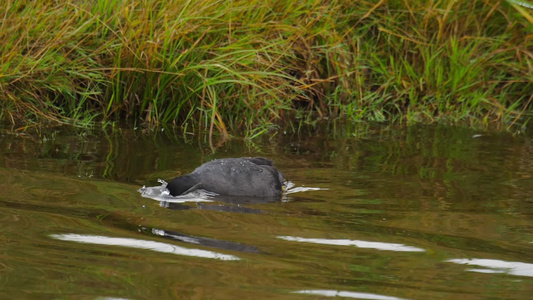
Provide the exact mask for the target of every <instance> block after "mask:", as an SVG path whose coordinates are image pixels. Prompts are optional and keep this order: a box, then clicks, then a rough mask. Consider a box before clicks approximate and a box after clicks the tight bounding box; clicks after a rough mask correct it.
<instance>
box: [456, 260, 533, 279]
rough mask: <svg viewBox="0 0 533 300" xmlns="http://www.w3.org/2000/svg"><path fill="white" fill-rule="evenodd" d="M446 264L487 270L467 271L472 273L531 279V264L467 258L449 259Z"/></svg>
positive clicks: (532, 271) (532, 274)
mask: <svg viewBox="0 0 533 300" xmlns="http://www.w3.org/2000/svg"><path fill="white" fill-rule="evenodd" d="M447 262H453V263H456V264H461V265H475V266H481V267H485V268H489V269H469V271H472V272H479V273H507V274H511V275H518V276H529V277H533V264H528V263H523V262H516V261H504V260H497V259H479V258H473V259H467V258H455V259H449V260H447Z"/></svg>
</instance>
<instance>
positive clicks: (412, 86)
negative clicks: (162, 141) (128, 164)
mask: <svg viewBox="0 0 533 300" xmlns="http://www.w3.org/2000/svg"><path fill="white" fill-rule="evenodd" d="M532 7H533V6H531V5H530V4H529V3H528V2H526V1H517V0H512V1H511V0H509V1H489V0H471V1H466V0H458V1H453V0H442V1H409V0H389V1H385V0H381V1H372V2H371V1H359V0H356V1H348V0H337V1H335V0H332V1H296V0H289V1H257V0H249V1H242V0H232V1H216V0H206V1H171V0H166V1H155V0H146V1H118V0H107V1H88V0H87V1H81V0H79V1H75V0H71V1H65V2H61V1H59V2H56V1H29V0H7V1H3V2H2V3H1V4H0V12H3V15H1V16H0V17H1V21H0V44H2V45H3V46H2V47H0V89H1V90H0V106H1V108H2V111H1V113H0V118H1V119H2V120H3V121H4V122H6V121H7V122H11V123H13V124H24V126H23V128H26V127H27V126H31V125H32V124H43V123H53V124H55V123H60V124H63V123H72V124H76V125H80V126H87V125H91V124H95V123H99V122H102V124H109V123H113V122H119V121H123V120H128V121H130V122H133V123H135V124H140V123H146V124H149V125H158V124H174V125H176V126H180V127H182V128H183V129H184V130H191V131H192V130H206V131H209V132H210V134H214V133H218V134H221V135H228V134H229V133H234V132H241V130H244V133H245V135H247V136H249V137H254V136H257V135H260V134H262V133H264V132H266V131H268V130H270V129H272V128H276V126H279V125H284V124H292V123H294V122H295V121H296V122H300V123H306V124H307V123H313V122H316V121H318V120H321V119H332V118H342V119H347V120H350V121H359V120H373V121H392V122H446V123H465V122H466V123H468V124H473V125H480V124H481V125H486V124H498V125H504V126H510V125H511V124H515V123H517V124H520V125H523V124H525V123H527V121H528V120H529V118H530V116H531V115H532V105H531V102H532V99H533V65H532V58H533V52H532V50H531V49H533V17H532ZM297 126H298V125H297Z"/></svg>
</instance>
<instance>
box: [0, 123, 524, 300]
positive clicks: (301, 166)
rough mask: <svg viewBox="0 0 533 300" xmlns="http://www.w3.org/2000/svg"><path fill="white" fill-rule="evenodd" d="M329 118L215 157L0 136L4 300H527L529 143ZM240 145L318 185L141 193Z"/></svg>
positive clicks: (173, 147)
mask: <svg viewBox="0 0 533 300" xmlns="http://www.w3.org/2000/svg"><path fill="white" fill-rule="evenodd" d="M330 130H332V128H322V129H320V130H318V131H316V132H312V133H301V134H300V135H297V134H292V135H291V134H283V133H281V132H280V133H279V134H278V135H276V136H274V137H271V138H267V137H265V138H264V139H263V140H261V141H253V142H249V141H242V140H239V139H234V140H232V141H231V142H229V143H226V144H223V145H222V146H220V147H219V148H218V149H217V150H216V152H215V153H214V154H213V153H212V151H211V150H210V148H209V146H208V145H209V144H208V143H207V141H206V138H205V137H196V136H189V135H186V139H183V138H182V137H181V136H180V135H179V134H176V135H174V133H171V132H168V131H165V132H159V133H157V134H156V133H154V132H144V133H143V132H141V131H120V132H118V133H114V134H107V135H106V134H104V133H88V132H76V131H73V130H67V129H62V130H60V131H59V132H56V133H52V132H50V133H47V134H41V135H40V136H38V135H34V136H32V135H14V134H6V133H4V134H2V135H1V136H0V226H1V228H2V230H1V231H0V241H1V244H0V299H113V298H122V299H328V298H334V297H335V296H337V297H346V298H354V299H528V298H529V299H531V298H530V297H531V296H530V295H531V294H532V292H533V251H532V250H533V230H532V229H533V218H532V213H533V139H532V138H531V137H528V136H523V135H518V136H513V135H511V134H509V133H497V132H477V131H472V130H469V129H462V128H451V127H421V126H414V127H408V128H401V129H390V128H387V127H369V128H368V129H367V131H366V132H365V134H362V135H361V134H358V136H357V137H353V136H352V134H351V132H352V131H353V129H351V128H344V129H343V130H339V128H336V130H337V131H336V132H337V134H336V136H331V135H329V134H328V132H332V131H330ZM479 135H481V136H479ZM238 156H265V157H269V158H271V159H272V160H274V161H275V164H276V166H277V167H278V168H279V169H281V170H282V171H283V172H284V173H285V175H286V177H287V178H289V179H290V180H291V181H292V182H293V183H294V184H295V185H296V187H317V188H322V190H318V191H306V192H298V193H293V194H289V195H287V196H286V197H284V199H283V200H282V201H274V202H271V201H260V200H257V199H255V200H254V199H245V200H242V199H241V200H239V199H231V198H230V199H219V200H217V201H215V202H194V201H192V202H185V203H166V204H165V203H163V204H160V202H159V201H156V200H153V199H150V198H145V197H142V196H141V194H140V193H139V192H138V190H139V188H141V186H143V185H146V186H151V187H156V186H159V185H160V184H159V183H157V179H158V178H162V179H166V180H168V179H171V178H173V177H175V176H176V175H179V174H180V173H186V172H190V171H192V170H193V169H194V168H195V167H196V166H198V165H200V164H201V163H203V162H205V161H209V160H211V159H213V158H220V157H238ZM167 206H168V207H169V208H167Z"/></svg>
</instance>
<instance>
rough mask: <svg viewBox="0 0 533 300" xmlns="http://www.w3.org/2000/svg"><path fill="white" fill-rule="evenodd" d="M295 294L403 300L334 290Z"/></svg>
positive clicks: (303, 291) (374, 299)
mask: <svg viewBox="0 0 533 300" xmlns="http://www.w3.org/2000/svg"><path fill="white" fill-rule="evenodd" d="M294 293H296V294H310V295H318V296H326V297H345V298H355V299H373V300H402V299H404V298H397V297H390V296H383V295H377V294H370V293H358V292H348V291H335V290H301V291H295V292H294Z"/></svg>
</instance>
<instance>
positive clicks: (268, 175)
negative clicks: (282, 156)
mask: <svg viewBox="0 0 533 300" xmlns="http://www.w3.org/2000/svg"><path fill="white" fill-rule="evenodd" d="M284 181H285V177H284V176H283V173H281V172H280V171H278V169H276V168H275V167H274V166H273V164H272V161H270V160H268V159H266V158H262V157H241V158H223V159H215V160H213V161H210V162H207V163H205V164H203V165H201V166H199V167H198V168H196V169H195V170H194V171H193V172H192V173H190V174H187V175H183V176H180V177H177V178H175V179H174V180H172V181H171V182H170V183H169V184H168V185H167V188H168V190H169V191H170V194H171V195H172V196H178V195H183V194H187V193H189V192H192V191H195V190H198V189H204V190H206V191H210V192H214V193H217V194H219V195H226V196H253V197H272V196H280V195H281V194H282V192H283V184H284Z"/></svg>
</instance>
